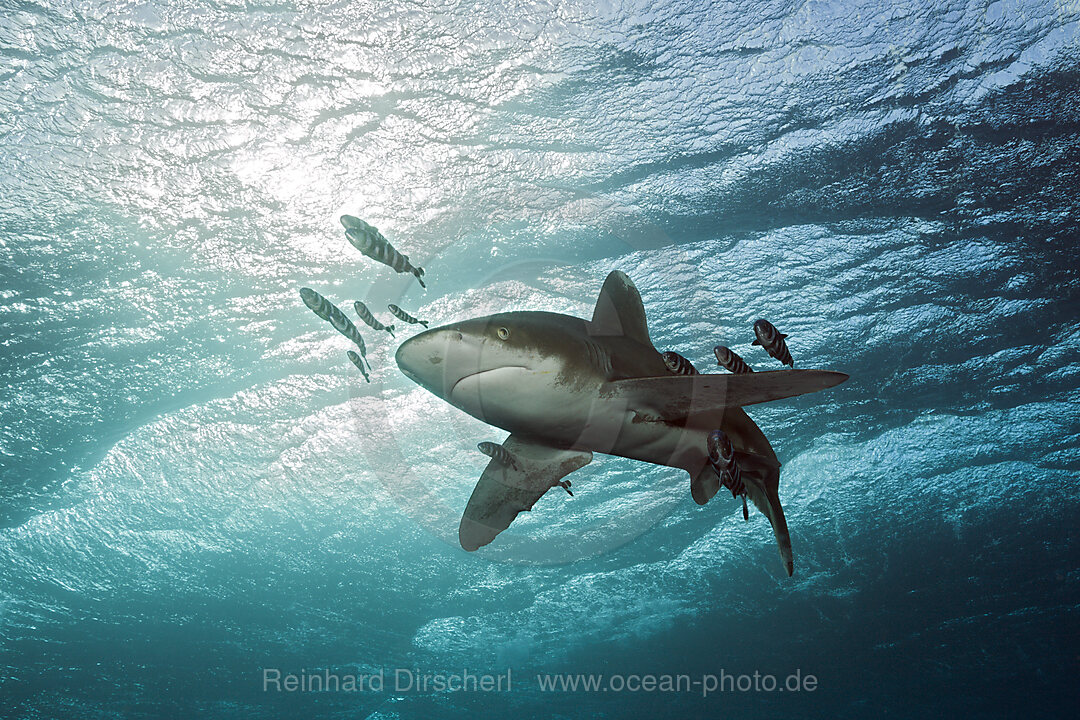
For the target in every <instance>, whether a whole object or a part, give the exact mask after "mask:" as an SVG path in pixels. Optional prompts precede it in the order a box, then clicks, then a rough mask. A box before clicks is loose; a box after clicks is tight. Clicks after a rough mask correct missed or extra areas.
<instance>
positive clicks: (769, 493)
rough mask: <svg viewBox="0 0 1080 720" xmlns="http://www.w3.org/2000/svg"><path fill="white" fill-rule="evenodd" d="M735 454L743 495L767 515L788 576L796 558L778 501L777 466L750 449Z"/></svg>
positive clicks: (778, 469)
mask: <svg viewBox="0 0 1080 720" xmlns="http://www.w3.org/2000/svg"><path fill="white" fill-rule="evenodd" d="M735 457H736V458H737V459H738V461H739V468H740V470H742V480H743V484H744V485H746V497H747V498H749V499H750V502H752V503H754V507H756V508H757V509H758V510H760V511H761V514H762V515H764V516H765V517H767V518H769V524H770V525H772V530H773V536H775V537H776V549H777V550H779V551H780V559H781V560H782V561H783V563H784V569H785V570H786V571H787V574H788V577H791V575H792V573H794V572H795V562H794V560H793V559H792V556H791V536H790V535H788V527H787V519H786V518H785V517H784V508H783V506H782V505H781V504H780V468H778V467H776V465H774V464H772V463H769V462H766V461H764V458H761V457H760V456H759V455H754V454H753V453H740V452H737V453H735Z"/></svg>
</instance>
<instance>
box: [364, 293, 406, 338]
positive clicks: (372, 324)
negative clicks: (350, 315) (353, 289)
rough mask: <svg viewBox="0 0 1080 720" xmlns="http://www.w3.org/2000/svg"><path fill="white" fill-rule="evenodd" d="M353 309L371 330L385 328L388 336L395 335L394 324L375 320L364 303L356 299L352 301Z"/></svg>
mask: <svg viewBox="0 0 1080 720" xmlns="http://www.w3.org/2000/svg"><path fill="white" fill-rule="evenodd" d="M353 310H355V311H356V314H357V316H359V318H360V319H361V320H363V321H364V322H365V323H367V326H368V327H369V328H371V329H372V330H385V331H386V332H388V333H390V337H397V336H396V335H394V326H393V325H383V324H382V323H381V322H379V321H378V320H376V319H375V316H374V315H372V314H371V311H370V310H368V308H367V305H365V304H364V303H362V302H360V301H359V300H356V301H355V302H353Z"/></svg>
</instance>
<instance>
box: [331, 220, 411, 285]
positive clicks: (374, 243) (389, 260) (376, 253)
mask: <svg viewBox="0 0 1080 720" xmlns="http://www.w3.org/2000/svg"><path fill="white" fill-rule="evenodd" d="M341 224H342V225H344V226H345V237H346V238H348V239H349V243H350V244H352V246H353V247H354V248H356V249H357V250H359V251H360V252H362V253H364V254H365V255H367V256H368V257H369V258H371V259H372V260H377V261H379V262H381V263H382V264H383V265H389V266H390V267H391V268H393V269H394V270H396V271H397V272H399V273H404V272H407V273H412V274H413V275H415V276H416V281H417V282H419V283H420V287H422V288H426V287H427V285H425V284H424V268H418V267H414V266H413V264H412V263H410V262H409V256H408V255H402V254H401V253H399V252H398V251H397V250H395V249H394V246H393V245H391V244H390V241H389V240H387V239H386V238H385V237H383V234H382V233H381V232H379V231H378V230H376V229H375V228H373V227H372V226H371V225H368V224H367V223H366V222H364V221H363V220H361V219H360V218H358V217H353V216H352V215H342V216H341Z"/></svg>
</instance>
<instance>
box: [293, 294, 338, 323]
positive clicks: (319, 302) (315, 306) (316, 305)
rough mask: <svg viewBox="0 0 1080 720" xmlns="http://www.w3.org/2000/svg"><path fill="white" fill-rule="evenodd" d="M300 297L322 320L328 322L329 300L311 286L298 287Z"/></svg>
mask: <svg viewBox="0 0 1080 720" xmlns="http://www.w3.org/2000/svg"><path fill="white" fill-rule="evenodd" d="M300 298H301V299H302V300H303V301H304V304H305V305H307V306H308V308H310V309H311V312H313V313H315V314H316V315H318V316H319V317H321V318H322V319H323V320H326V321H327V322H330V307H331V304H330V301H329V300H327V299H326V298H324V297H323V296H322V295H320V294H319V293H317V292H315V291H314V290H312V289H311V288H306V287H305V288H300Z"/></svg>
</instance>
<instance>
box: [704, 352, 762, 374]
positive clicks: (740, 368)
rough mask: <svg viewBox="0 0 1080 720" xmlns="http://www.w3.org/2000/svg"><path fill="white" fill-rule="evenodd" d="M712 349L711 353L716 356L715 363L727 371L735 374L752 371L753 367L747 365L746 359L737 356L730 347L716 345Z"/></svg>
mask: <svg viewBox="0 0 1080 720" xmlns="http://www.w3.org/2000/svg"><path fill="white" fill-rule="evenodd" d="M712 351H713V355H715V356H716V364H717V365H719V366H720V367H722V368H724V369H725V370H727V371H728V372H732V373H735V374H736V375H743V374H745V373H752V372H754V369H753V368H752V367H750V366H749V365H747V364H746V361H745V360H743V359H742V358H741V357H739V356H738V355H737V354H736V353H735V352H734V351H733V350H732V349H731V348H729V347H725V346H723V345H717V346H716V347H714V348H713V349H712Z"/></svg>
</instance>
